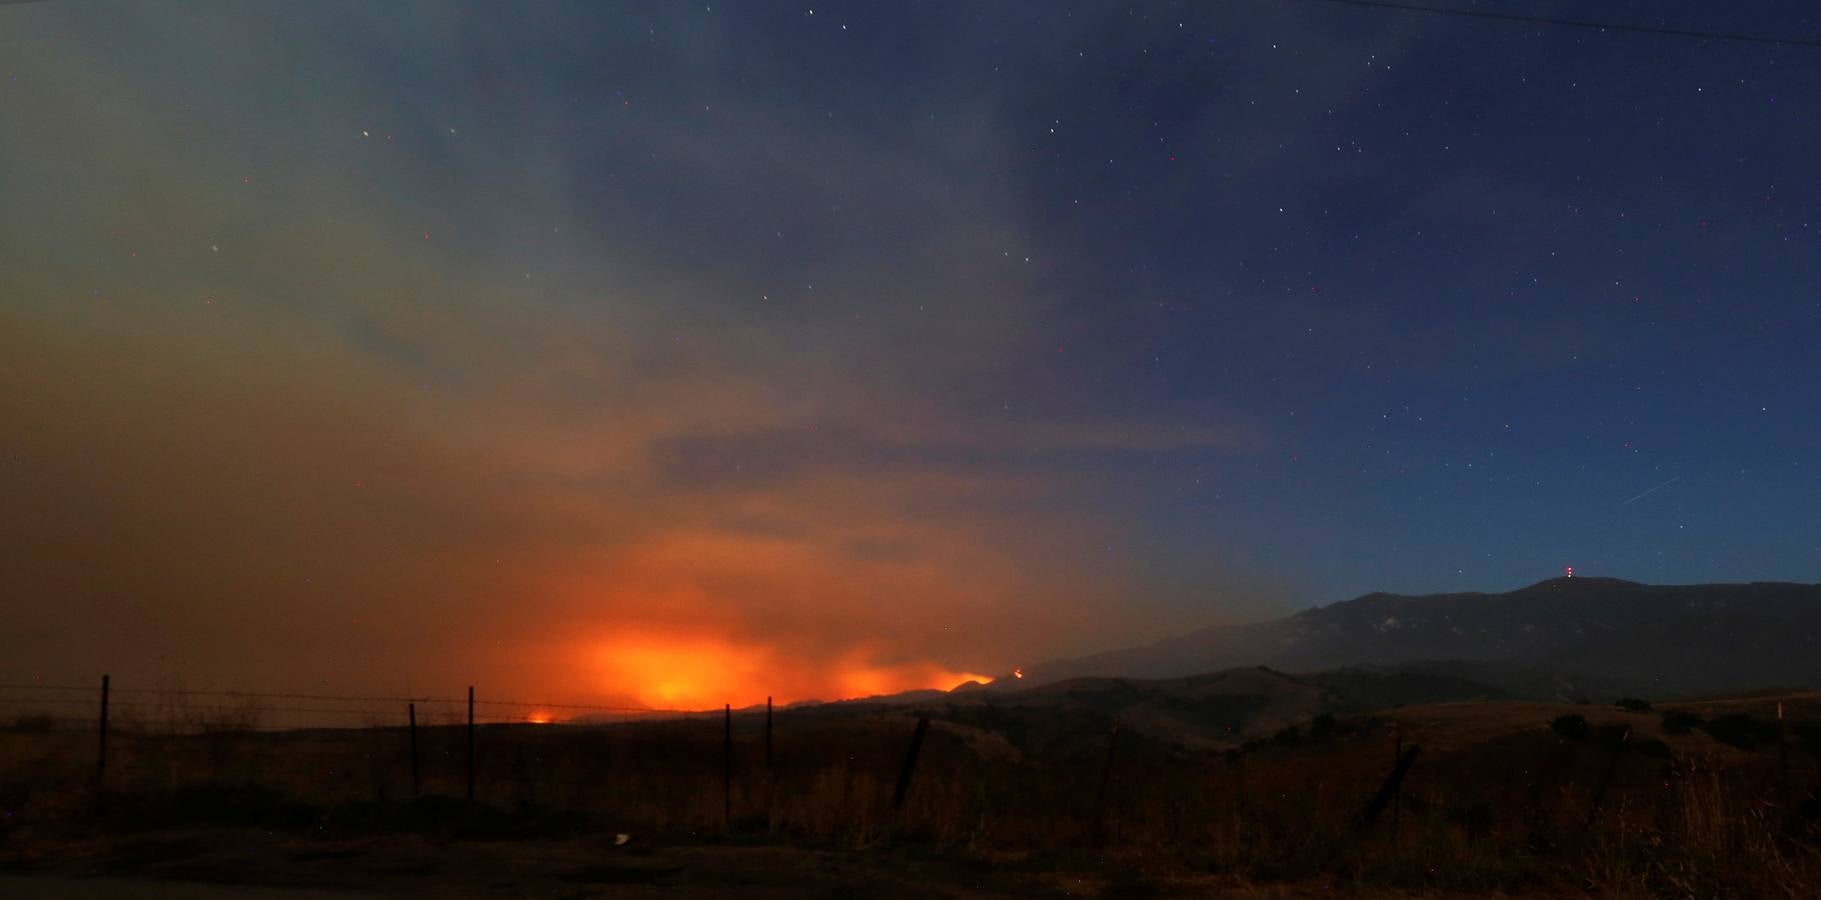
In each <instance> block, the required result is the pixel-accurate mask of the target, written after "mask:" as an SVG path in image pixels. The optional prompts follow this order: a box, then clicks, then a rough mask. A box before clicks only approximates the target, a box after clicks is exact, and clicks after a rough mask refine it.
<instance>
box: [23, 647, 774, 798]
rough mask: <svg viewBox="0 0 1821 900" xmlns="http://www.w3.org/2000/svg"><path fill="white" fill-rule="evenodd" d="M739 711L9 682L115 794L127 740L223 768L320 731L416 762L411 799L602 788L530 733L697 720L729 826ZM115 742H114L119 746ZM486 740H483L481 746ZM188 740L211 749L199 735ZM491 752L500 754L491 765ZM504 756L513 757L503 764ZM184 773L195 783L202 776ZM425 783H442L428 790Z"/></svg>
mask: <svg viewBox="0 0 1821 900" xmlns="http://www.w3.org/2000/svg"><path fill="white" fill-rule="evenodd" d="M734 712H735V711H734V710H733V708H732V706H731V705H723V707H722V708H721V709H719V710H712V711H685V710H659V709H651V708H647V707H633V706H617V705H608V704H589V703H570V702H555V701H539V700H520V699H494V698H487V697H484V696H476V694H475V689H474V688H473V687H472V686H470V687H469V688H468V689H467V694H466V696H462V697H449V696H434V695H363V694H342V693H307V692H272V691H242V690H214V689H192V688H182V687H123V686H116V685H114V684H112V683H111V677H110V676H106V675H104V676H102V678H101V681H100V683H99V684H93V685H81V684H67V683H47V682H41V681H32V682H0V732H5V731H11V732H14V733H21V732H24V733H57V734H59V735H60V736H62V737H65V738H75V739H78V740H79V739H80V738H81V735H82V734H84V733H86V734H87V735H88V736H89V737H88V738H87V739H88V740H92V741H93V742H94V744H93V746H92V752H93V754H94V756H93V758H94V760H95V763H94V770H93V775H92V780H93V784H94V786H95V787H96V788H97V789H106V788H108V787H109V786H110V785H111V784H112V783H114V782H117V781H120V780H121V778H119V777H116V776H111V775H110V761H111V760H114V759H115V758H116V757H120V756H122V755H123V753H122V748H121V747H120V743H121V741H122V740H123V739H124V740H128V741H132V740H143V741H154V742H156V741H164V742H166V744H167V745H169V746H177V745H176V744H170V742H172V741H177V742H179V743H181V742H183V741H184V740H186V739H197V738H201V739H214V740H213V743H214V747H213V752H214V754H215V756H214V759H213V761H212V769H214V770H216V771H219V770H221V769H223V768H225V767H227V766H226V765H225V763H224V760H223V756H224V755H231V754H233V753H241V754H244V755H248V756H253V755H257V754H256V750H257V748H255V747H253V746H252V745H246V744H244V743H242V744H240V745H238V746H237V747H235V748H232V749H227V745H228V742H231V741H234V740H235V739H236V738H237V737H239V736H244V735H247V734H250V733H262V734H273V733H290V734H293V735H297V736H310V735H319V736H323V737H324V738H325V741H334V742H337V743H338V744H339V746H340V748H341V749H340V752H341V753H342V754H343V756H344V757H346V756H349V755H350V754H349V746H350V745H363V744H364V749H361V750H359V751H357V753H356V754H355V755H358V756H359V758H361V759H364V760H372V759H375V758H380V759H385V760H389V761H390V763H392V764H398V763H403V762H405V761H406V760H408V770H409V785H410V795H411V796H413V797H415V796H419V795H420V794H423V793H441V794H445V795H448V794H465V796H466V798H467V799H468V800H470V801H473V800H475V799H477V794H478V793H484V792H485V789H486V788H487V785H486V784H484V783H482V780H483V778H484V777H488V776H491V777H493V778H494V779H495V780H496V781H507V782H511V783H512V784H511V785H509V787H512V788H513V789H514V790H515V792H516V793H518V794H519V795H521V796H522V795H524V794H525V793H528V792H529V789H528V788H527V787H526V785H528V784H529V783H530V782H531V781H533V780H537V781H540V782H542V783H543V784H545V785H546V786H548V787H553V788H565V789H576V788H589V789H598V788H599V787H600V783H601V777H600V776H599V775H590V776H588V777H576V776H575V775H574V773H573V772H571V773H569V777H563V776H561V775H555V773H533V772H530V771H528V770H529V769H530V768H531V767H532V763H531V762H529V761H528V758H527V754H528V753H530V754H532V757H533V758H535V759H537V760H538V761H539V762H544V761H545V760H543V758H542V755H543V754H544V753H546V752H547V750H548V748H549V746H550V745H549V742H547V741H540V740H538V739H534V738H531V737H529V735H532V734H539V735H542V734H545V733H547V732H548V731H564V730H585V729H589V728H599V727H602V726H615V725H628V724H634V723H642V724H650V725H662V724H664V723H684V724H686V725H689V726H690V727H689V728H688V730H687V731H686V732H684V734H686V735H689V736H693V737H694V738H695V743H697V744H700V745H703V747H704V748H713V749H714V750H718V753H714V754H712V755H714V756H715V757H717V758H716V759H714V760H713V761H712V762H711V763H709V764H708V765H699V766H697V768H701V769H703V770H709V768H708V766H709V765H712V771H715V772H716V773H717V774H718V776H719V777H718V778H717V779H715V780H716V781H718V783H719V791H718V792H716V793H717V796H716V801H717V802H716V804H715V805H716V806H718V807H719V812H720V814H721V815H720V818H721V819H723V821H724V822H725V821H728V820H731V818H732V807H733V803H732V799H731V798H732V796H733V793H734V787H735V786H734V784H733V771H734V760H733V756H734V752H735V750H734V740H733V719H734ZM772 713H773V710H772V702H771V698H770V697H767V698H766V702H765V706H764V712H763V716H764V719H763V722H764V737H763V748H764V770H765V771H766V772H769V770H770V768H771V763H772V744H773V735H772V722H773V715H772ZM741 714H742V716H743V717H745V716H747V715H749V714H756V710H742V711H741ZM692 723H693V724H692ZM498 726H508V727H510V726H522V727H530V728H528V730H525V731H521V732H519V733H518V734H519V736H517V737H510V738H504V737H499V736H495V735H492V734H489V735H488V737H487V739H486V740H485V741H481V739H480V736H479V735H480V733H481V732H483V731H486V730H488V729H490V728H493V727H498ZM420 732H422V733H423V740H421V741H420ZM110 738H111V739H112V740H113V742H114V745H115V746H113V747H112V748H110ZM742 740H743V742H744V743H753V744H755V746H756V735H750V734H749V735H743V738H742ZM477 742H480V743H481V744H482V746H479V747H477ZM190 743H191V744H193V745H195V746H203V745H201V744H196V743H195V741H193V740H192V741H191V742H190ZM63 746H64V747H66V748H68V749H67V750H65V751H64V752H65V753H66V754H67V753H70V752H74V751H75V748H76V746H77V745H76V744H75V743H74V742H73V741H71V740H65V741H64V742H63ZM489 755H491V756H493V757H495V759H494V760H492V761H489V760H487V759H486V757H488V756H489ZM501 758H503V759H505V760H508V764H507V765H504V766H501V765H498V764H497V763H498V761H499V760H500V759H501ZM131 761H132V760H130V759H129V762H131ZM489 762H492V763H495V764H492V765H489V764H488V763H489ZM317 763H318V764H320V763H321V760H320V759H318V760H317ZM432 767H434V768H435V770H436V777H434V778H430V779H427V778H425V775H426V774H428V773H427V771H426V770H428V769H431V768H432ZM345 768H346V767H345V766H344V770H345ZM401 768H402V766H401ZM458 772H459V774H457V773H458ZM483 773H485V774H483ZM553 775H554V776H555V777H552V776H553ZM184 776H187V777H188V780H190V781H195V780H197V778H196V776H195V773H194V772H187V773H184ZM502 776H503V777H502ZM172 780H178V781H181V780H183V776H173V778H172ZM204 780H206V779H204ZM426 782H430V786H431V787H432V788H437V789H439V790H434V791H425V790H424V788H425V786H426ZM496 787H497V785H496ZM389 792H390V791H389V790H386V789H381V790H379V791H378V793H382V794H384V793H389ZM495 796H498V793H497V791H496V792H495Z"/></svg>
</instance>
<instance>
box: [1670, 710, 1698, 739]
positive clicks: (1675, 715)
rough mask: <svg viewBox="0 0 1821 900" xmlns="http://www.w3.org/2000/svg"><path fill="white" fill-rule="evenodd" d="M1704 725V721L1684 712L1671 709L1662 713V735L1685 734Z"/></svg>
mask: <svg viewBox="0 0 1821 900" xmlns="http://www.w3.org/2000/svg"><path fill="white" fill-rule="evenodd" d="M1706 724H1707V721H1706V720H1705V719H1702V718H1701V717H1700V716H1697V715H1695V714H1694V713H1691V712H1687V711H1685V710H1680V709H1672V710H1669V711H1668V712H1665V713H1663V733H1664V734H1687V733H1689V732H1690V731H1693V730H1695V729H1696V728H1700V727H1703V726H1705V725H1706Z"/></svg>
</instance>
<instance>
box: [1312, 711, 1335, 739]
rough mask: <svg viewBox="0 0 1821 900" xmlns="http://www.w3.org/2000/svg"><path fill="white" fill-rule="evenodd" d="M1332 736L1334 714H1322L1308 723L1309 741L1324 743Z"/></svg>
mask: <svg viewBox="0 0 1821 900" xmlns="http://www.w3.org/2000/svg"><path fill="white" fill-rule="evenodd" d="M1333 736H1334V714H1333V713H1322V714H1321V715H1319V716H1316V717H1315V718H1314V719H1312V720H1310V722H1309V739H1310V740H1315V741H1325V740H1327V739H1328V738H1331V737H1333Z"/></svg>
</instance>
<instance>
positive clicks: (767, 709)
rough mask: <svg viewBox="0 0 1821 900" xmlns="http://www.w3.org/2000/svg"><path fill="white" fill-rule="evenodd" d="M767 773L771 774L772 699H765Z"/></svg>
mask: <svg viewBox="0 0 1821 900" xmlns="http://www.w3.org/2000/svg"><path fill="white" fill-rule="evenodd" d="M765 773H766V774H768V775H769V774H771V698H770V697H766V698H765Z"/></svg>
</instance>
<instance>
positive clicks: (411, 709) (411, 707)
mask: <svg viewBox="0 0 1821 900" xmlns="http://www.w3.org/2000/svg"><path fill="white" fill-rule="evenodd" d="M405 715H406V716H407V717H409V719H410V723H411V796H413V797H416V796H417V784H418V782H417V704H416V703H407V704H405Z"/></svg>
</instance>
